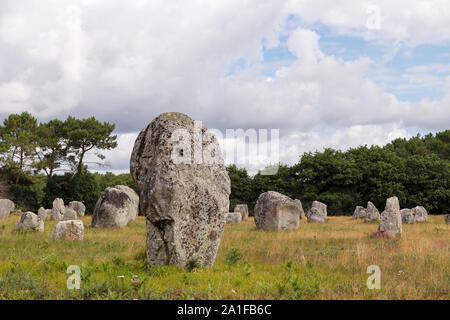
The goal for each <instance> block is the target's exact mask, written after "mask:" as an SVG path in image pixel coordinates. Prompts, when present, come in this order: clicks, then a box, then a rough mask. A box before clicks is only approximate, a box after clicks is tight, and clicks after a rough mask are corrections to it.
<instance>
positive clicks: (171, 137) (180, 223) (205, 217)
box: [130, 112, 231, 267]
mask: <svg viewBox="0 0 450 320" xmlns="http://www.w3.org/2000/svg"><path fill="white" fill-rule="evenodd" d="M211 159H213V160H212V161H210V160H211ZM130 171H131V175H132V177H133V179H134V181H136V182H137V183H138V185H139V187H140V189H141V194H140V207H141V211H142V213H143V214H144V215H145V216H146V221H147V261H148V263H149V264H151V265H158V264H171V265H177V266H180V267H184V266H186V264H188V263H189V262H190V261H194V260H195V261H197V262H198V263H200V264H202V265H204V266H212V265H213V263H214V261H215V258H216V254H217V250H218V248H219V244H220V239H221V236H222V233H223V230H224V227H225V215H226V214H227V213H228V209H229V195H230V192H231V186H230V179H229V177H228V173H227V171H226V169H225V166H224V164H223V159H222V156H221V152H220V148H219V144H218V141H217V138H216V137H215V136H213V135H211V134H210V133H209V132H208V131H207V128H206V127H205V126H204V125H202V126H198V125H196V124H195V123H194V121H193V120H192V119H191V118H190V117H189V116H187V115H185V114H182V113H177V112H168V113H163V114H161V115H159V116H158V117H157V118H155V119H154V120H153V121H152V122H151V123H150V124H149V125H148V126H147V127H146V128H144V129H143V130H142V131H141V132H140V134H139V136H138V137H137V139H136V142H135V145H134V148H133V152H132V155H131V159H130Z"/></svg>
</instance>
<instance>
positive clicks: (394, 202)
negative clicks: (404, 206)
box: [384, 197, 400, 211]
mask: <svg viewBox="0 0 450 320" xmlns="http://www.w3.org/2000/svg"><path fill="white" fill-rule="evenodd" d="M384 210H385V211H388V210H390V211H400V202H399V201H398V198H397V197H391V198H389V199H387V200H386V206H385V208H384Z"/></svg>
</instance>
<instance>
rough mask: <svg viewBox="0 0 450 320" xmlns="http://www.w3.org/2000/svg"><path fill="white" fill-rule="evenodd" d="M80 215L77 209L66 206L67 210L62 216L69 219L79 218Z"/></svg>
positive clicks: (64, 219) (65, 219)
mask: <svg viewBox="0 0 450 320" xmlns="http://www.w3.org/2000/svg"><path fill="white" fill-rule="evenodd" d="M77 218H78V215H77V213H76V212H75V210H73V209H72V208H70V207H66V211H65V212H64V216H63V218H62V220H63V221H67V220H77Z"/></svg>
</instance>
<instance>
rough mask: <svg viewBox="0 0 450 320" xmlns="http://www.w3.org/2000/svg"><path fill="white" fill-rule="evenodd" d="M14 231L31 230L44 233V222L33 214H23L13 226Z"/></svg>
mask: <svg viewBox="0 0 450 320" xmlns="http://www.w3.org/2000/svg"><path fill="white" fill-rule="evenodd" d="M15 230H33V231H39V232H44V221H43V220H42V219H41V218H40V217H39V216H38V215H37V214H34V213H33V212H30V211H28V212H24V213H22V215H21V216H20V219H19V221H17V223H16V225H15Z"/></svg>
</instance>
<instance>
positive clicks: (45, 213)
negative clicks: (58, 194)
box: [37, 207, 52, 220]
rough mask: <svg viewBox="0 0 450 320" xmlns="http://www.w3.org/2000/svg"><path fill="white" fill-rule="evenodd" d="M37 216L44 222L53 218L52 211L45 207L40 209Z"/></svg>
mask: <svg viewBox="0 0 450 320" xmlns="http://www.w3.org/2000/svg"><path fill="white" fill-rule="evenodd" d="M37 215H38V216H39V217H41V219H42V220H45V219H47V217H51V215H52V209H45V208H44V207H40V208H39V210H38V212H37Z"/></svg>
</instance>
